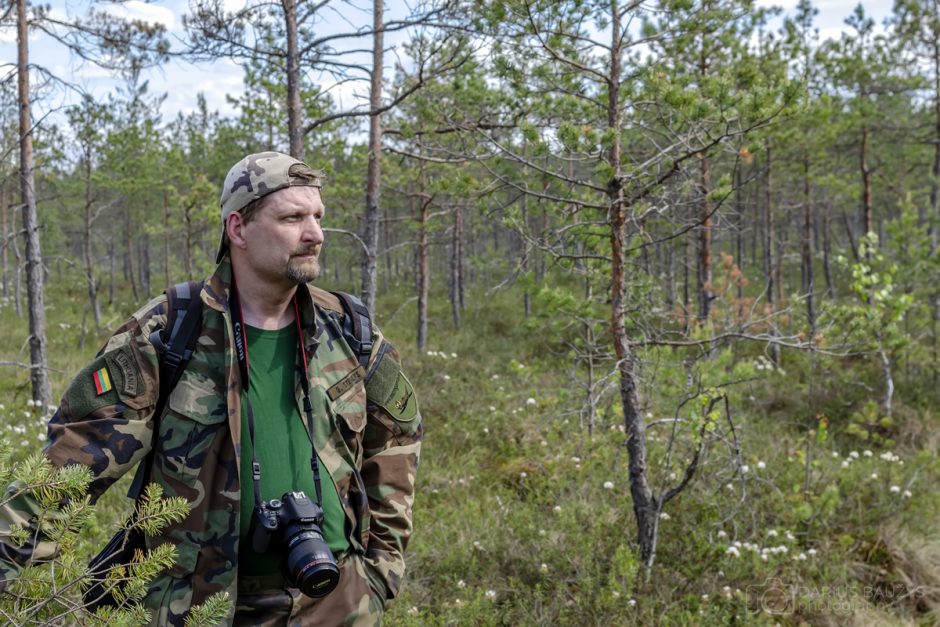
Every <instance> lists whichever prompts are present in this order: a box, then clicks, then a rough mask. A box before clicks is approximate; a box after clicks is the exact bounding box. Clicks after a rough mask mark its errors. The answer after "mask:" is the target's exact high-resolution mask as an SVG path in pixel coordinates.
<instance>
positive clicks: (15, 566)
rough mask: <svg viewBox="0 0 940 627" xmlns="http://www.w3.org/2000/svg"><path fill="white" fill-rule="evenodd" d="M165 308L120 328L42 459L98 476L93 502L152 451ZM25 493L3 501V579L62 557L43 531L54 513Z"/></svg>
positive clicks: (82, 382)
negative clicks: (156, 337)
mask: <svg viewBox="0 0 940 627" xmlns="http://www.w3.org/2000/svg"><path fill="white" fill-rule="evenodd" d="M163 302H165V301H164V299H162V298H158V299H155V300H153V301H151V302H150V303H148V304H147V306H145V307H144V308H143V309H141V310H140V311H139V312H137V313H136V314H134V316H132V317H131V318H130V319H129V320H128V321H127V322H126V323H125V324H124V325H123V326H121V328H120V329H118V331H117V332H116V333H115V334H114V335H113V336H112V337H111V338H110V339H109V340H108V342H107V344H105V346H104V347H103V348H102V349H101V351H100V352H99V353H98V355H97V356H96V357H95V359H94V360H93V361H92V362H91V363H90V364H88V365H87V366H85V367H84V368H83V369H82V370H81V371H80V372H79V373H78V375H77V376H76V377H75V378H74V379H73V380H72V382H71V384H69V387H68V389H67V390H66V392H65V394H64V395H63V397H62V400H61V401H60V403H59V407H58V409H57V410H56V411H55V413H54V414H53V416H52V418H51V419H50V420H49V424H48V441H47V444H46V446H45V448H43V454H44V455H45V456H46V458H48V459H49V461H50V462H52V465H53V466H55V467H57V468H62V467H64V466H68V465H71V464H82V465H84V466H87V467H88V468H89V469H90V470H91V473H92V482H91V485H90V486H89V496H90V497H91V500H92V502H94V501H97V500H98V498H99V497H100V496H101V494H102V493H103V492H104V491H105V490H106V489H107V488H108V487H109V486H110V485H111V484H113V483H114V482H115V481H117V480H118V479H119V478H120V477H121V476H122V475H123V474H124V473H125V472H127V471H128V470H130V469H131V468H133V467H134V466H135V465H136V464H137V462H139V461H140V460H141V459H142V458H143V457H144V456H145V455H146V454H147V452H148V451H149V450H150V445H151V439H152V437H151V436H152V421H151V416H152V413H153V409H154V405H155V403H156V399H157V396H158V394H159V382H158V371H159V363H158V357H157V354H156V350H155V349H154V348H153V346H152V345H151V344H150V340H149V337H150V332H151V331H152V330H153V329H155V328H156V327H157V326H159V325H162V324H163V323H164V322H165V315H164V310H165V306H164V304H163ZM21 488H22V485H20V484H18V483H14V484H12V485H11V486H10V487H9V488H8V489H7V490H6V494H5V495H4V498H3V499H2V500H0V503H2V504H0V580H2V579H4V578H6V579H9V578H11V577H13V576H16V575H17V574H18V572H19V570H20V569H21V568H22V567H23V566H26V565H29V564H31V563H34V562H42V561H47V560H50V559H52V558H54V557H55V555H56V552H57V547H56V546H55V545H54V544H53V543H52V542H50V541H48V540H46V539H45V535H44V534H43V530H42V522H43V520H44V519H47V518H48V517H49V515H50V513H49V512H43V511H42V509H41V507H40V505H39V503H38V501H37V500H36V499H35V498H34V497H33V496H32V495H31V494H30V492H29V491H23V490H22V489H21ZM51 515H54V514H51ZM16 527H20V528H23V529H26V531H27V532H28V535H29V538H30V540H29V541H28V542H27V543H26V544H22V545H20V546H16V544H15V543H14V542H13V541H12V538H11V536H12V530H13V529H14V528H16ZM3 587H4V584H3V583H0V589H2V588H3Z"/></svg>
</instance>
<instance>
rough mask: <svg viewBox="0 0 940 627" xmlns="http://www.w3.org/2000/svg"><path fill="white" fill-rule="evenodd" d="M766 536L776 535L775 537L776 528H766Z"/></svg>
mask: <svg viewBox="0 0 940 627" xmlns="http://www.w3.org/2000/svg"><path fill="white" fill-rule="evenodd" d="M767 537H769V538H776V537H777V530H776V529H768V530H767Z"/></svg>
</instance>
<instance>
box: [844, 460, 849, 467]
mask: <svg viewBox="0 0 940 627" xmlns="http://www.w3.org/2000/svg"><path fill="white" fill-rule="evenodd" d="M842 467H843V468H848V467H849V462H848V461H846V460H843V461H842Z"/></svg>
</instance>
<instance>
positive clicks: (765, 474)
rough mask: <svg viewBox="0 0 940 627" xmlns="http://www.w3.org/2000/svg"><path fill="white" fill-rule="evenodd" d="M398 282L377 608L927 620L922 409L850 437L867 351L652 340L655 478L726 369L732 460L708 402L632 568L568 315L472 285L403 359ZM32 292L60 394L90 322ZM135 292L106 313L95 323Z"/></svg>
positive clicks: (88, 344) (109, 507)
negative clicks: (774, 349) (383, 598)
mask: <svg viewBox="0 0 940 627" xmlns="http://www.w3.org/2000/svg"><path fill="white" fill-rule="evenodd" d="M410 289H411V288H410V286H408V285H400V286H393V289H392V290H391V293H390V294H388V295H386V296H383V300H382V301H381V303H380V312H379V314H378V316H377V321H378V323H379V324H380V325H381V326H382V328H383V331H384V332H385V334H386V336H387V337H389V338H390V339H391V340H392V341H393V342H394V343H395V344H396V346H397V347H398V348H399V350H400V351H401V353H402V356H403V359H404V362H405V364H406V370H407V372H408V375H409V378H410V379H411V380H412V381H413V383H414V384H415V387H416V389H417V392H418V395H419V400H420V405H421V410H422V415H423V416H424V420H425V427H426V431H425V440H424V447H423V452H422V459H421V466H420V470H419V477H418V485H417V496H416V501H415V507H414V523H415V535H414V537H413V540H412V542H411V545H410V547H409V551H408V555H407V560H408V565H409V572H408V577H407V580H406V585H405V586H404V589H403V590H402V592H401V595H400V598H399V599H398V600H397V601H396V602H395V603H394V604H393V605H392V607H391V609H390V610H389V612H388V614H387V617H386V624H388V625H414V626H418V625H421V626H424V625H454V624H459V625H463V624H478V625H540V624H551V625H627V624H671V625H693V624H694V625H726V624H749V625H750V624H768V625H771V624H778V623H780V624H816V625H826V624H859V625H863V624H899V625H908V624H923V625H927V624H933V623H935V622H937V621H938V620H940V613H938V608H940V592H938V582H940V549H938V547H940V536H938V533H937V529H936V526H935V524H934V522H935V521H936V519H937V514H938V513H940V495H938V494H936V491H935V490H932V486H933V485H934V484H935V483H936V481H937V480H938V479H940V463H938V461H937V460H938V457H937V452H938V451H937V448H938V439H937V438H936V437H935V436H934V435H931V434H933V433H935V432H936V419H935V418H934V417H933V416H932V415H931V413H930V411H929V405H927V404H926V403H924V404H923V405H916V404H914V405H903V404H901V406H900V407H899V410H898V412H896V421H895V423H894V424H891V425H889V426H888V427H885V428H884V432H885V433H884V435H886V436H888V435H890V436H891V437H890V438H889V439H887V440H886V439H885V438H882V439H881V440H878V441H874V440H868V441H865V440H862V439H860V438H861V435H860V434H861V433H862V432H864V430H859V429H855V430H852V429H849V428H848V426H849V425H850V424H851V423H852V421H853V420H855V421H859V420H863V419H864V411H863V409H864V405H865V402H867V401H868V400H870V398H869V397H870V396H871V394H870V393H868V392H867V391H866V389H865V387H864V386H858V385H852V382H856V381H867V380H869V379H871V380H874V379H875V377H876V376H877V371H875V372H874V374H872V372H873V369H875V368H876V367H877V366H876V365H874V364H872V363H870V362H868V361H867V360H857V362H855V363H852V364H848V365H846V364H845V363H838V362H829V361H823V360H820V361H817V362H816V363H815V364H811V363H810V360H809V358H808V357H806V356H803V355H791V354H788V353H785V354H784V366H785V368H784V371H783V372H781V371H777V370H774V371H771V370H770V369H769V368H767V369H765V368H764V367H763V362H762V361H761V360H760V359H759V355H760V351H759V350H758V349H756V348H748V347H743V348H739V349H737V350H736V351H730V350H729V351H719V352H716V354H714V355H713V356H712V358H711V359H709V360H706V361H704V362H695V363H691V362H690V360H689V359H688V358H687V357H688V356H687V355H685V354H682V353H676V352H672V351H669V350H665V349H664V350H661V351H658V352H657V351H651V352H647V353H644V360H645V363H646V365H647V367H646V369H645V370H644V376H645V379H644V394H643V396H644V399H645V402H646V403H647V405H646V408H647V409H648V411H649V412H650V421H651V422H652V423H654V426H653V427H651V429H650V431H649V435H650V442H649V446H650V454H649V459H650V468H649V472H650V479H651V482H652V484H653V486H654V487H655V489H661V488H662V487H664V486H668V485H671V484H673V483H674V482H675V473H681V471H682V469H683V468H684V462H685V461H686V460H687V459H688V455H689V453H690V451H691V450H692V447H693V446H694V444H695V442H696V441H695V439H694V436H693V433H694V432H695V428H694V427H695V425H696V424H698V423H697V422H696V421H697V420H699V418H698V417H697V416H698V414H696V411H698V410H697V409H696V408H697V407H698V405H696V402H697V401H695V400H693V401H690V402H689V403H686V404H685V405H683V407H682V409H681V411H680V412H679V413H678V415H679V416H680V418H682V419H683V420H684V422H682V423H680V426H679V429H678V431H677V435H678V440H677V447H676V448H675V451H674V454H673V461H672V462H671V463H670V464H666V463H665V459H666V452H667V446H668V443H669V436H670V434H671V429H672V424H673V423H672V422H670V421H668V419H671V418H672V417H673V416H674V415H676V407H677V405H678V404H679V402H680V401H681V400H682V399H683V398H684V396H683V395H684V394H685V393H686V391H687V389H686V386H687V381H688V380H695V381H697V382H699V383H701V384H702V387H703V388H709V387H711V386H716V385H724V382H729V381H737V383H734V384H733V385H727V386H725V387H721V388H720V389H721V390H724V391H725V392H726V393H727V394H728V396H729V401H730V407H731V408H732V412H733V414H732V417H733V419H734V425H735V432H734V433H735V434H736V436H737V438H738V441H739V444H740V460H739V459H738V458H737V455H736V453H735V451H734V448H733V447H732V446H729V442H730V438H731V432H730V430H729V429H728V427H727V421H726V419H725V417H724V415H723V414H721V415H720V416H719V420H718V426H717V427H716V429H717V431H716V432H715V434H714V435H715V437H714V438H712V439H709V444H708V446H707V447H706V449H705V454H704V458H703V462H702V465H701V466H700V468H699V470H698V472H697V474H696V476H695V479H694V480H693V482H692V484H691V485H690V487H689V488H688V489H687V490H686V491H685V492H684V493H682V494H681V495H680V496H679V497H678V498H677V499H676V500H674V501H673V502H671V503H670V504H669V505H667V507H666V510H665V515H664V516H663V517H662V519H661V520H660V537H659V545H658V553H657V562H656V566H655V567H654V569H653V570H652V572H651V573H649V574H647V573H645V571H643V570H642V569H640V568H639V567H638V562H637V555H636V547H635V544H634V536H635V524H634V518H633V510H632V501H631V498H630V493H629V485H628V475H627V467H626V465H627V458H626V451H625V449H624V444H625V434H624V432H623V429H622V426H621V425H622V417H621V415H620V411H619V402H618V400H617V398H616V396H615V394H614V393H613V391H612V390H611V391H608V392H607V393H606V394H604V395H603V396H602V398H601V402H600V403H599V412H598V415H597V421H596V424H595V425H594V428H593V430H592V431H591V432H589V431H588V430H587V429H586V428H584V427H583V426H582V424H581V416H580V414H579V412H578V410H579V407H580V404H581V400H582V399H583V396H584V393H583V391H582V390H581V389H580V387H579V385H580V384H579V383H578V381H579V380H581V379H583V377H584V373H583V372H581V371H578V370H577V369H576V368H574V367H573V365H572V362H571V360H570V356H569V355H567V354H566V353H565V348H564V343H563V342H562V341H560V339H559V336H558V333H564V332H565V331H560V332H559V331H557V329H556V330H554V331H552V332H548V331H546V330H545V329H546V328H548V325H545V324H544V318H541V319H538V320H534V321H533V320H530V321H525V320H524V319H523V316H522V299H521V294H520V292H519V291H518V290H515V289H509V290H504V291H499V292H496V293H482V292H476V291H474V292H471V293H470V294H468V301H467V305H468V307H467V310H466V311H465V312H464V314H463V324H462V326H461V328H460V329H454V328H453V324H452V322H451V319H450V312H449V306H448V305H447V301H446V297H445V296H444V295H443V294H435V295H434V298H432V300H431V317H430V321H429V322H430V324H429V341H428V347H427V349H426V350H425V351H424V352H422V353H420V354H419V353H418V352H417V350H416V349H415V346H414V342H415V337H416V330H415V324H414V315H415V314H414V312H415V303H414V302H407V301H406V296H405V295H404V294H405V293H409V292H410ZM50 303H54V306H52V307H50V308H49V317H50V329H52V330H56V329H58V330H57V331H55V332H54V333H51V334H50V355H51V357H52V361H53V363H54V365H55V367H56V368H57V369H58V371H57V372H55V373H54V376H53V380H54V386H55V391H56V393H60V392H61V391H62V390H63V389H64V386H65V384H66V383H67V381H68V379H69V376H70V375H71V374H72V373H74V372H76V371H77V370H78V369H79V367H80V366H81V365H83V364H84V363H85V362H86V361H87V360H88V359H89V358H90V357H91V356H92V354H93V353H94V351H95V350H96V349H97V348H98V345H99V344H100V343H101V342H102V341H103V340H104V339H105V337H106V335H105V334H104V333H101V334H98V333H93V332H90V331H88V330H87V326H88V323H87V321H86V325H85V326H86V334H87V339H86V341H85V344H84V347H83V348H81V349H79V348H77V347H78V339H79V337H80V335H81V327H82V325H81V318H82V309H83V307H84V295H83V293H82V292H81V290H80V289H78V288H70V289H68V290H66V289H64V288H62V287H58V288H54V289H53V292H52V293H51V295H50ZM136 305H137V304H136V303H129V302H126V301H123V304H122V305H119V306H116V307H114V308H113V309H112V310H110V311H109V312H108V313H107V314H106V315H105V317H106V319H110V320H112V323H111V324H110V326H112V327H114V326H117V324H119V321H120V320H121V319H123V316H125V315H126V314H128V313H130V312H131V311H132V310H133V309H134V308H135V307H136ZM536 307H538V305H536ZM0 323H2V324H4V326H5V328H6V329H7V332H6V333H4V335H3V338H2V339H0V356H2V357H0V358H2V359H19V360H25V357H24V356H23V352H22V351H23V349H22V348H21V344H20V343H21V342H22V338H23V337H25V336H26V324H25V320H21V319H18V318H17V317H16V316H15V314H14V313H13V311H12V307H11V306H10V305H6V306H3V307H0ZM6 374H7V376H5V377H4V380H3V382H2V383H0V402H2V403H3V404H4V406H5V407H4V408H3V409H0V417H2V425H3V426H2V427H0V428H2V429H3V430H4V431H3V433H4V434H5V435H6V437H7V439H8V440H10V441H11V442H13V443H14V445H16V444H22V447H21V448H22V449H24V450H25V449H28V448H29V447H30V446H32V445H34V446H35V447H38V446H40V445H41V433H42V428H41V424H42V423H43V421H44V419H45V418H44V415H43V414H44V413H45V412H37V411H36V409H35V408H34V407H29V406H28V405H27V400H28V397H29V394H28V389H29V388H28V379H27V376H26V374H25V371H19V370H16V371H13V370H8V371H7V373H6ZM904 385H907V386H916V381H914V382H910V381H906V382H904ZM810 389H812V394H810ZM912 397H913V395H912ZM25 412H30V415H29V416H26V415H25ZM821 417H825V418H824V419H821ZM890 440H893V443H892V442H891V441H890ZM866 451H869V452H870V454H868V452H866ZM17 454H19V453H17ZM742 464H743V465H742ZM745 466H746V469H745ZM122 493H123V490H121V489H120V487H118V488H116V489H112V490H111V491H110V492H109V493H108V495H107V496H106V497H105V498H104V499H102V502H101V504H100V506H99V508H98V510H97V512H96V516H97V518H96V522H95V524H94V525H92V527H91V528H90V530H89V532H88V538H87V540H88V546H87V550H88V551H89V555H90V554H91V552H93V549H94V548H95V546H96V543H98V542H103V541H104V540H105V539H106V538H107V536H108V535H110V532H111V528H112V526H113V521H114V520H115V518H116V517H115V514H114V512H115V511H116V510H118V509H120V508H122V507H125V506H126V499H123V497H122V496H121V495H122ZM762 608H765V609H774V608H780V609H782V610H785V613H784V614H781V615H775V614H771V613H768V612H767V611H762Z"/></svg>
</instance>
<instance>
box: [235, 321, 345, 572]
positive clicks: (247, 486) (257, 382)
mask: <svg viewBox="0 0 940 627" xmlns="http://www.w3.org/2000/svg"><path fill="white" fill-rule="evenodd" d="M245 329H246V332H247V337H248V358H249V363H250V366H251V371H250V377H251V385H250V387H249V396H250V398H251V407H252V411H253V414H254V420H255V446H256V447H257V452H258V461H259V462H260V464H261V497H262V498H263V499H264V500H265V501H269V500H271V499H280V498H281V497H282V496H283V495H284V493H285V492H292V491H303V492H305V493H306V494H307V497H308V498H309V499H310V500H311V501H314V502H316V494H317V492H316V489H315V488H314V484H313V472H312V471H311V469H310V454H311V450H312V447H311V444H310V436H309V435H308V433H307V425H306V417H305V416H304V415H303V413H302V412H301V411H300V407H299V406H298V405H297V401H296V399H295V396H294V389H295V388H294V386H295V370H294V369H295V364H296V363H297V327H296V326H295V325H293V324H291V325H289V326H286V327H284V328H283V329H278V330H276V331H266V330H263V329H257V328H255V327H250V326H246V327H245ZM242 410H243V411H242V453H241V457H242V463H241V540H240V542H239V550H238V568H239V573H240V574H243V575H268V574H271V573H276V572H280V569H281V558H282V557H283V555H284V553H283V550H282V549H283V544H280V543H275V544H272V547H271V548H272V550H271V551H269V552H268V553H264V554H258V553H256V552H255V551H254V550H253V549H252V548H251V541H250V540H251V538H250V536H249V534H248V529H249V527H250V525H251V515H252V510H253V509H254V506H255V496H254V482H253V481H252V478H251V440H250V438H249V437H248V410H247V405H246V404H245V402H244V396H243V398H242ZM323 418H324V417H323V416H317V415H314V420H318V419H323ZM320 489H321V490H322V493H323V503H322V504H321V506H322V507H323V537H324V539H325V540H326V542H327V544H328V545H329V546H330V549H331V550H332V551H333V553H334V554H339V553H340V552H342V551H343V550H345V549H347V548H348V547H349V541H348V540H347V539H346V534H345V532H344V527H345V524H346V513H345V512H344V511H343V507H342V505H341V504H340V501H339V495H338V494H337V493H336V486H335V485H334V484H333V480H332V478H331V477H330V473H329V472H327V470H326V469H325V468H324V467H323V464H322V463H321V464H320Z"/></svg>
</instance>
